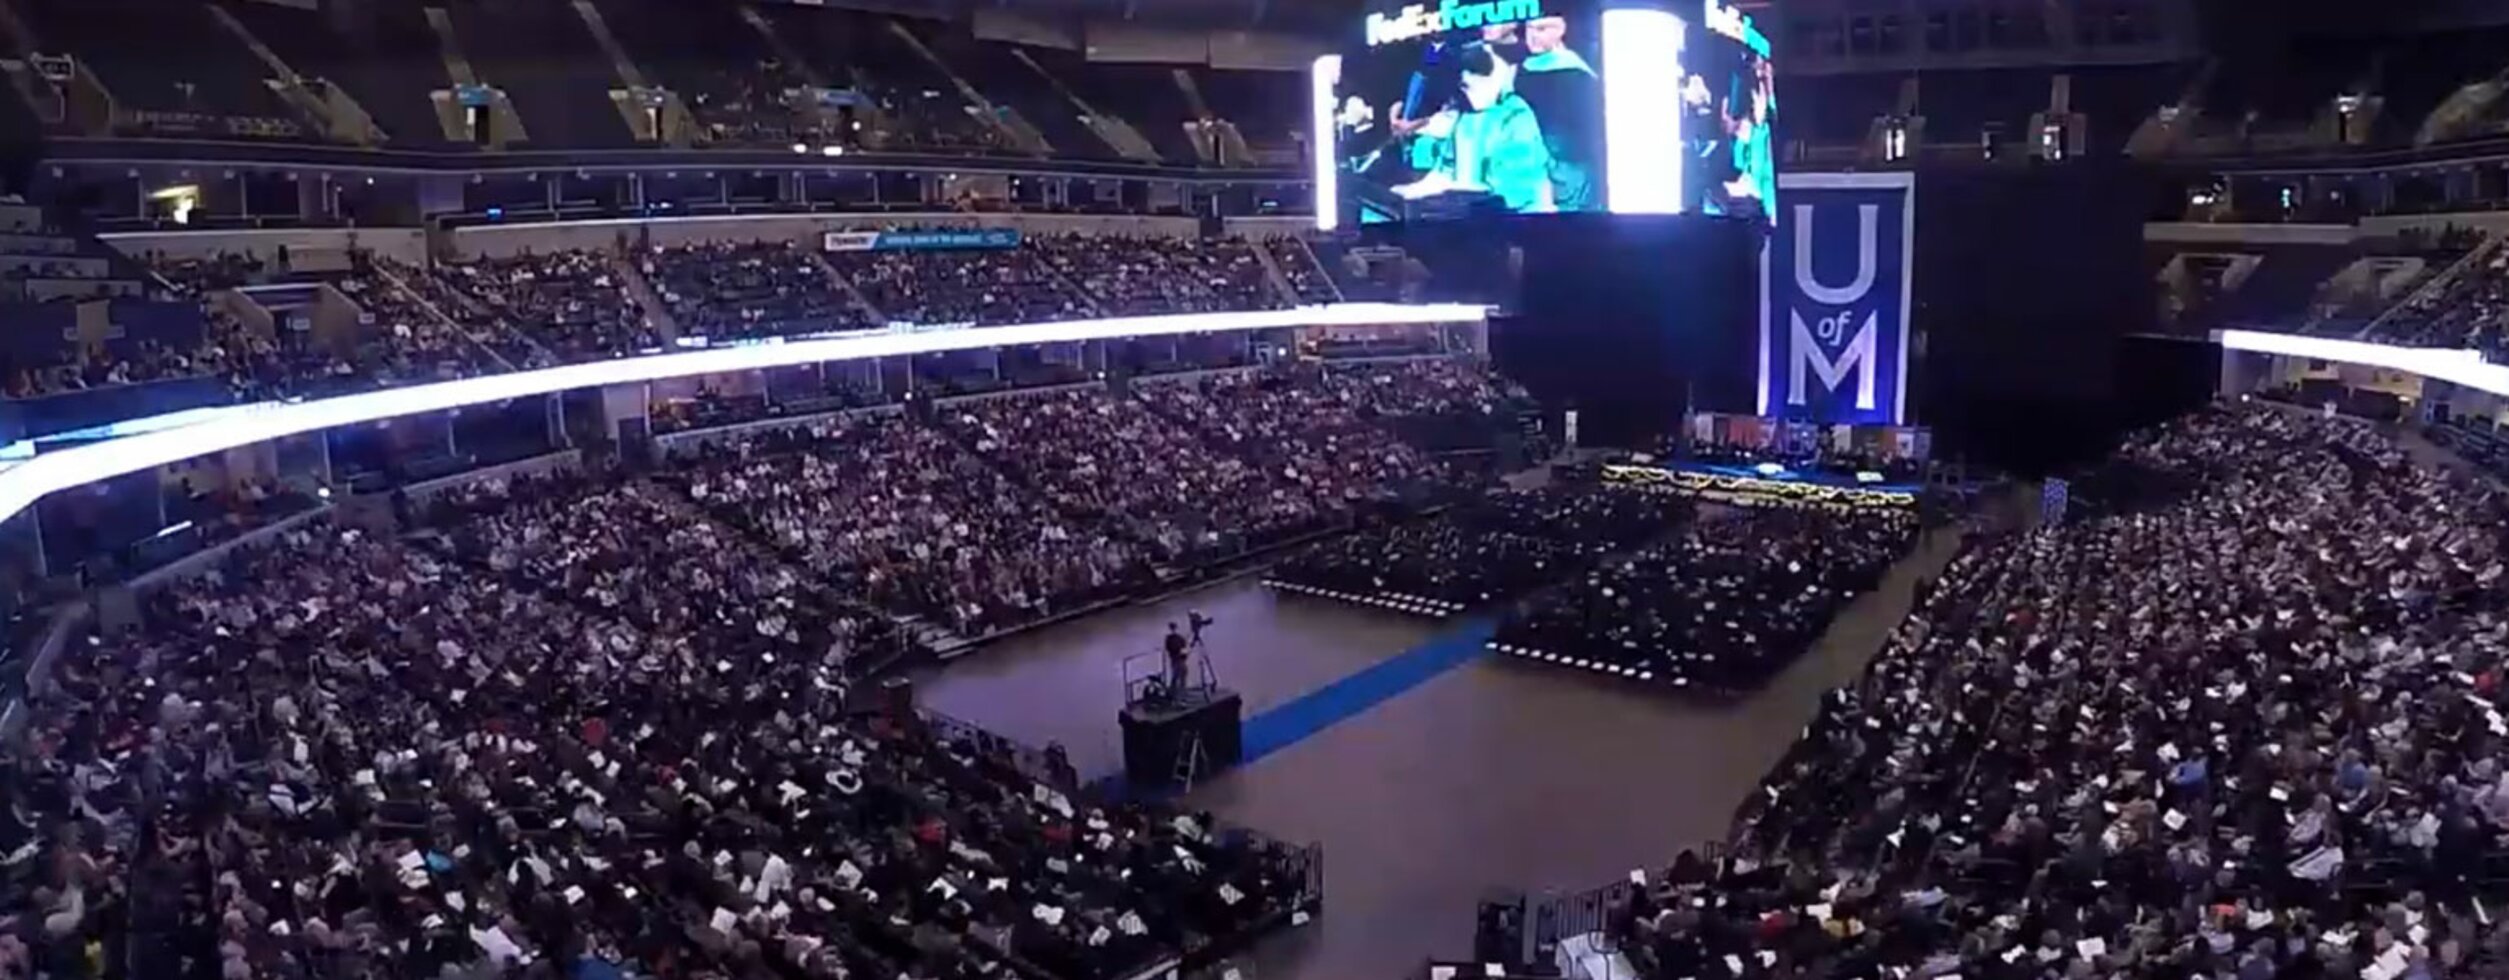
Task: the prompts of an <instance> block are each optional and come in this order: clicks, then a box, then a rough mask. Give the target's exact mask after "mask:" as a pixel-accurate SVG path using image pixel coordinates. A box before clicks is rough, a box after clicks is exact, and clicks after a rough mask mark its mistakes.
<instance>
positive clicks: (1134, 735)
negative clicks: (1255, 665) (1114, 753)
mask: <svg viewBox="0 0 2509 980" xmlns="http://www.w3.org/2000/svg"><path fill="white" fill-rule="evenodd" d="M1203 625H1207V621H1204V622H1199V623H1196V624H1195V626H1196V628H1195V633H1196V636H1195V638H1194V641H1193V644H1192V646H1190V647H1188V648H1187V652H1186V656H1187V658H1188V659H1187V660H1186V661H1185V662H1184V663H1183V664H1182V665H1181V666H1183V667H1184V670H1182V671H1181V672H1180V671H1178V670H1177V669H1176V668H1177V667H1178V666H1180V665H1178V664H1175V663H1171V662H1170V660H1169V658H1168V656H1167V654H1166V653H1165V652H1153V653H1143V654H1135V655H1133V656H1130V657H1126V658H1124V664H1123V671H1124V709H1123V711H1121V712H1119V713H1118V714H1117V717H1116V725H1117V727H1118V728H1120V729H1122V731H1123V733H1124V779H1125V781H1126V782H1129V783H1131V784H1132V786H1133V788H1134V789H1137V790H1140V789H1162V790H1175V791H1177V792H1184V791H1188V790H1191V789H1193V788H1194V784H1196V783H1197V782H1199V781H1201V780H1203V779H1205V778H1208V777H1209V776H1210V775H1211V774H1212V773H1215V772H1219V771H1221V770H1224V769H1227V768H1229V767H1231V766H1234V765H1236V764H1238V763H1239V762H1242V761H1245V755H1246V752H1245V732H1244V728H1245V710H1246V709H1245V699H1244V698H1241V697H1239V696H1238V695H1237V692H1235V691H1231V690H1229V689H1227V688H1224V687H1221V686H1220V681H1219V675H1218V674H1216V673H1214V672H1213V671H1212V670H1211V658H1210V656H1209V655H1207V654H1206V653H1205V652H1204V650H1203V646H1202V640H1201V637H1200V635H1199V634H1200V633H1201V628H1200V627H1201V626H1203ZM1180 673H1181V674H1182V676H1179V674H1180Z"/></svg>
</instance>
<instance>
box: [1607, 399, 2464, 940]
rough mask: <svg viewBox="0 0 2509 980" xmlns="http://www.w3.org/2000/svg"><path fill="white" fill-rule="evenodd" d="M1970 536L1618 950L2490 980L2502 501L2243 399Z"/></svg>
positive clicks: (2386, 446) (2387, 446)
mask: <svg viewBox="0 0 2509 980" xmlns="http://www.w3.org/2000/svg"><path fill="white" fill-rule="evenodd" d="M2082 485H2083V486H2084V488H2085V490H2086V492H2085V493H2083V494H2080V495H2079V497H2080V499H2077V501H2076V510H2077V511H2079V512H2081V513H2079V514H2078V515H2077V519H2076V520H2074V521H2072V522H2071V523H2068V524H2064V525H2061V526H2055V527H2049V528H2043V529H2041V530H2037V531H2034V532H2031V533H2029V534H2027V535H2023V536H2018V537H2014V538H2009V539H2003V540H1994V541H1981V542H1975V543H1973V546H1972V547H1970V548H1968V549H1967V550H1966V551H1964V553H1963V554H1962V556H1961V557H1959V558H1957V559H1956V560H1955V561H1954V562H1953V563H1952V564H1951V566H1950V567H1949V568H1948V569H1947V570H1946V571H1945V572H1944V573H1943V574H1942V576H1941V577H1940V578H1939V579H1938V580H1936V581H1935V582H1933V583H1931V586H1930V588H1928V589H1926V590H1925V594H1924V596H1923V597H1922V599H1921V602H1920V604H1919V606H1918V608H1917V610H1916V611H1915V612H1913V613H1912V614H1911V615H1910V616H1909V617H1908V618H1907V619H1906V620H1905V621H1904V622H1903V623H1902V624H1901V625H1900V626H1899V627H1898V628H1897V630H1896V631H1895V632H1894V633H1893V634H1892V636H1891V638H1890V641H1889V642H1888V645H1887V646H1886V648H1885V649H1884V651H1883V652H1882V654H1881V656H1880V657H1879V659H1878V660H1877V661H1876V662H1875V664H1874V665H1873V666H1872V667H1871V668H1870V669H1869V671H1868V673H1867V674H1866V676H1865V677H1864V678H1863V680H1862V681H1861V682H1859V683H1857V684H1854V685H1851V686H1849V687H1846V688H1842V689H1840V690H1838V691H1835V692H1833V693H1831V694H1830V695H1828V696H1827V697H1826V698H1825V701H1824V703H1823V706H1822V711H1821V714H1820V716H1819V718H1818V719H1817V720H1816V721H1815V722H1814V723H1813V725H1812V726H1811V728H1809V729H1808V730H1807V731H1806V733H1805V735H1804V737H1803V738H1802V739H1801V740H1800V741H1798V742H1797V743H1796V744H1795V745H1794V747H1793V748H1792V750H1791V751H1790V753H1789V755H1788V756H1787V758H1786V759H1785V760H1784V761H1783V762H1782V763H1781V764H1780V765H1779V766H1778V767H1777V768H1776V769H1775V770H1774V771H1773V772H1772V773H1771V774H1770V776H1769V777H1768V779H1767V781H1766V783H1765V785H1764V790H1765V791H1764V792H1761V793H1754V794H1752V795H1751V797H1750V799H1749V800H1748V801H1747V802H1746V803H1745V805H1744V807H1743V810H1742V813H1741V814H1740V815H1739V817H1738V821H1737V828H1736V831H1735V835H1734V845H1733V850H1732V851H1731V852H1730V853H1729V854H1726V855H1723V856H1721V857H1718V858H1716V859H1713V860H1707V859H1701V858H1699V857H1696V856H1693V855H1685V856H1684V857H1683V859H1682V860H1680V861H1678V862H1676V864H1675V865H1674V866H1673V867H1672V868H1671V869H1670V870H1669V871H1668V872H1667V873H1666V874H1663V875H1661V876H1656V877H1654V878H1652V879H1650V882H1649V883H1648V884H1647V885H1646V886H1645V887H1643V888H1640V889H1638V890H1637V892H1636V895H1635V898H1634V901H1633V902H1632V903H1630V904H1629V905H1627V906H1626V907H1624V908H1622V909H1620V911H1619V914H1618V915H1617V916H1616V918H1615V921H1614V922H1613V924H1612V929H1613V930H1614V931H1615V932H1616V933H1617V934H1618V936H1619V938H1620V939H1621V940H1622V946H1621V948H1622V949H1623V950H1624V951H1625V954H1626V955H1627V956H1628V957H1629V958H1630V959H1631V960H1632V961H1633V963H1634V964H1635V965H1636V966H1637V968H1638V969H1639V971H1640V973H1641V975H1642V976H1647V977H1662V978H1674V977H1689V976H1712V975H1730V976H1736V977H1759V976H1771V977H1775V976H1807V975H1818V976H1838V977H1899V976H1920V975H1921V976H1932V977H1947V976H1952V975H1955V974H1956V975H1960V976H1965V977H1987V978H1998V980H2001V978H2014V980H2019V978H2039V977H2050V976H2058V977H2111V976H2167V977H2199V976H2200V977H2240V978H2266V977H2351V976H2362V977H2371V978H2376V980H2395V978H2403V977H2412V978H2433V980H2436V978H2443V977H2470V976H2490V975H2495V974H2496V973H2497V972H2498V971H2499V970H2500V969H2501V968H2502V964H2503V963H2509V928H2504V927H2503V926H2502V925H2501V924H2499V923H2498V922H2497V921H2496V920H2497V919H2498V918H2499V917H2498V916H2497V915H2495V913H2494V911H2493V910H2494V909H2496V908H2498V902H2499V893H2498V892H2497V890H2496V889H2495V888H2494V887H2493V886H2492V884H2491V882H2492V881H2494V880H2495V874H2494V871H2493V869H2495V868H2497V867H2498V866H2499V860H2498V858H2499V849H2500V845H2499V839H2500V834H2501V833H2502V832H2503V831H2504V830H2509V781H2504V779H2505V774H2504V773H2503V772H2502V770H2501V767H2500V763H2499V760H2498V758H2497V750H2498V749H2499V747H2500V746H2501V744H2502V739H2503V738H2504V737H2509V725H2504V722H2503V720H2502V718H2501V716H2500V715H2499V713H2498V712H2497V710H2496V709H2495V707H2494V704H2495V699H2496V698H2497V697H2498V695H2499V692H2498V690H2497V688H2498V686H2499V683H2500V678H2501V667H2502V664H2501V650H2502V644H2503V641H2504V639H2509V636H2505V635H2504V634H2509V627H2504V620H2503V618H2502V609H2503V601H2502V600H2503V599H2504V598H2509V597H2504V596H2503V594H2502V591H2501V586H2502V582H2501V573H2502V571H2503V564H2502V541H2501V530H2500V529H2501V527H2503V522H2502V518H2503V516H2504V513H2503V500H2502V499H2501V497H2500V495H2499V494H2498V492H2496V491H2495V490H2494V489H2492V488H2491V487H2490V486H2488V485H2482V484H2476V483H2473V482H2469V481H2466V480H2464V479H2460V478H2457V477H2453V476H2449V475H2446V474H2443V473H2440V472H2437V471H2434V470H2431V469H2426V468H2422V467H2418V466H2416V465H2414V464H2413V463H2412V462H2411V461H2410V460H2409V459H2408V457H2407V456H2406V455H2405V454H2404V453H2403V452H2402V451H2401V450H2400V449H2399V448H2398V447H2397V446H2396V445H2394V444H2393V443H2391V442H2389V441H2388V440H2387V439H2386V438H2385V437H2383V436H2380V435H2378V434H2377V433H2375V432H2374V431H2372V430H2371V429H2369V427H2368V426H2367V425H2365V424H2363V423H2358V422H2352V421H2348V420H2342V419H2334V418H2325V417H2321V416H2318V415H2316V414H2314V413H2298V412H2290V411H2287V410H2283V409H2279V408H2266V407H2255V408H2239V409H2228V408H2225V409H2219V410H2214V411H2209V412H2206V413H2204V414H2201V415H2198V416H2194V417H2191V418H2189V419H2186V420H2182V421H2180V422H2178V423H2175V424H2172V425H2170V426H2167V427H2164V428H2162V429H2159V430H2155V431H2152V432H2149V433H2146V434H2143V435H2140V436H2138V437H2136V438H2135V439H2133V440H2132V441H2131V442H2130V443H2129V444H2128V445H2127V446H2126V447H2124V448H2123V449H2122V450H2121V451H2120V452H2119V454H2118V456H2117V459H2116V461H2115V463H2114V464H2113V465H2112V466H2110V467H2109V468H2108V469H2107V470H2106V471H2104V472H2103V473H2100V474H2095V475H2094V478H2093V479H2091V480H2089V481H2087V482H2086V483H2084V484H2082Z"/></svg>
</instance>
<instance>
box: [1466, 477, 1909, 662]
mask: <svg viewBox="0 0 2509 980" xmlns="http://www.w3.org/2000/svg"><path fill="white" fill-rule="evenodd" d="M1916 530H1917V518H1916V515H1915V513H1914V512H1913V511H1909V510H1905V509H1898V508H1891V509H1878V510H1832V509H1825V508H1818V507H1770V508H1761V509H1743V510H1739V511H1736V510H1731V509H1726V508H1721V507H1720V508H1719V509H1718V511H1717V512H1716V513H1712V514H1707V515H1702V516H1701V517H1700V519H1698V520H1697V521H1695V522H1693V523H1691V524H1690V526H1689V527H1687V528H1686V529H1685V530H1684V531H1683V532H1682V533H1681V534H1679V535H1677V536H1674V537H1672V538H1670V539H1668V540H1665V541H1661V542H1657V543H1654V544H1652V545H1649V546H1647V547H1644V548H1640V549H1636V550H1634V551H1632V552H1631V553H1628V554H1626V555H1623V556H1620V557H1615V558H1612V559H1609V560H1606V561H1604V562H1603V563H1602V564H1601V565H1599V566H1597V567H1595V568H1593V569H1592V570H1590V571H1588V572H1587V573H1586V574H1585V576H1584V577H1583V579H1582V580H1580V581H1577V582H1573V583H1571V584H1569V585H1568V586H1566V587H1564V588H1561V589H1559V590H1557V591H1555V592H1553V593H1551V594H1549V595H1548V596H1546V597H1544V599H1543V600H1542V601H1540V602H1538V603H1536V604H1535V606H1534V607H1533V608H1532V609H1530V610H1528V611H1527V612H1525V613H1524V614H1523V615H1521V616H1518V617H1515V618H1512V619H1510V620H1509V621H1507V622H1506V623H1503V624H1501V625H1500V627H1499V631H1498V635H1497V637H1496V640H1495V642H1497V643H1498V644H1500V645H1501V647H1502V648H1503V649H1510V650H1511V652H1518V653H1521V654H1523V655H1528V656H1535V657H1540V658H1542V659H1545V660H1551V659H1553V658H1568V659H1570V660H1572V661H1579V662H1583V663H1586V664H1589V665H1594V668H1593V669H1602V670H1607V671H1609V672H1611V673H1614V674H1617V675H1620V676H1623V677H1634V678H1636V679H1638V680H1641V681H1644V682H1648V683H1652V684H1657V685H1662V686H1665V687H1670V688H1674V689H1679V690H1683V691H1691V692H1699V693H1708V694H1741V693H1748V692H1751V691H1755V690H1757V689H1759V687H1760V686H1761V685H1763V684H1765V683H1767V681H1768V680H1769V678H1770V677H1772V676H1774V675H1775V674H1776V673H1777V672H1778V671H1779V670H1782V669H1784V668H1785V667H1786V666H1787V665H1788V664H1791V663H1793V662H1794V661H1795V659H1796V658H1798V657H1800V656H1802V655H1803V654H1804V653H1805V652H1806V651H1808V650H1810V649H1811V647H1812V644H1813V643H1814V641H1816V640H1818V639H1819V638H1820V636H1821V633H1822V631H1824V630H1826V629H1828V628H1829V624H1830V621H1831V620H1833V619H1835V618H1836V617H1837V615H1838V614H1839V613H1840V612H1841V611H1843V610H1844V609H1845V608H1846V606H1847V603H1848V602H1850V601H1852V600H1853V599H1854V598H1855V597H1856V596H1857V595H1860V594H1863V593H1866V592H1870V591H1872V590H1873V589H1874V588H1875V587H1876V586H1878V585H1879V584H1880V582H1881V578H1882V575H1883V573H1885V572H1887V571H1888V570H1889V569H1890V566H1891V565H1892V564H1893V563H1895V562H1897V561H1898V560H1899V559H1900V558H1901V557H1902V556H1903V555H1905V554H1906V553H1907V551H1908V548H1909V546H1910V545H1911V544H1913V542H1914V540H1915V533H1916Z"/></svg>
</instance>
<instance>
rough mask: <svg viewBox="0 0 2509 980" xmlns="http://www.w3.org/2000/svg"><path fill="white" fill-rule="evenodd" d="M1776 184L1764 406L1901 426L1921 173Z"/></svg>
mask: <svg viewBox="0 0 2509 980" xmlns="http://www.w3.org/2000/svg"><path fill="white" fill-rule="evenodd" d="M1778 187H1779V190H1780V199H1781V200H1783V201H1784V202H1785V206H1784V207H1783V208H1782V209H1781V212H1780V214H1779V217H1778V222H1777V228H1776V230H1775V232H1774V233H1772V234H1771V235H1770V236H1769V241H1768V246H1767V249H1766V251H1764V252H1762V253H1761V262H1760V414H1762V415H1769V416H1777V417H1781V418H1788V419H1801V420H1805V421H1811V422H1820V423H1827V424H1850V425H1899V424H1902V423H1903V422H1904V421H1905V420H1906V418H1907V412H1908V348H1909V339H1908V338H1909V324H1908V318H1909V306H1910V304H1911V302H1912V301H1913V299H1914V296H1913V292H1914V290H1913V287H1914V279H1915V275H1914V270H1915V260H1916V256H1915V254H1914V252H1915V236H1916V175H1914V174H1907V173H1886V174H1786V175H1784V176H1783V177H1782V178H1781V179H1780V181H1779V184H1778Z"/></svg>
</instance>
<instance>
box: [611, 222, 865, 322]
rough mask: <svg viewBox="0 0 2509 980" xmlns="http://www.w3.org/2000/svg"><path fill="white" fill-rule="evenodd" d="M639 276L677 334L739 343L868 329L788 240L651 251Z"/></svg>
mask: <svg viewBox="0 0 2509 980" xmlns="http://www.w3.org/2000/svg"><path fill="white" fill-rule="evenodd" d="M644 274H645V278H646V279H647V280H649V281H651V282H652V283H653V284H654V287H655V288H656V289H657V290H659V291H660V293H661V296H662V301H663V302H664V303H665V304H666V305H668V306H669V308H670V310H671V315H672V317H673V318H674V319H676V320H677V321H678V323H679V329H680V332H681V333H682V334H685V335H693V336H698V337H705V338H707V339H709V340H714V339H740V338H751V337H769V336H783V335H790V334H810V333H826V332H829V331H835V330H856V329H861V328H864V327H868V326H871V325H872V324H871V322H870V317H869V316H868V315H867V314H865V313H864V312H863V311H862V309H861V308H860V307H859V306H857V305H855V304H854V302H853V301H852V299H851V298H850V297H848V296H846V295H845V294H844V293H843V292H842V291H841V290H840V288H839V287H838V286H837V284H836V282H835V280H834V279H832V278H831V277H830V276H831V274H830V273H829V271H828V270H827V268H826V267H825V266H822V265H820V264H819V260H818V259H817V258H816V257H815V256H813V255H812V254H811V253H810V252H809V251H808V250H806V249H804V248H802V247H800V246H798V245H794V244H793V243H791V242H719V243H713V244H706V245H683V246H678V247H673V248H663V249H655V250H654V251H653V253H652V254H651V255H649V256H647V257H646V259H645V261H644Z"/></svg>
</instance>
